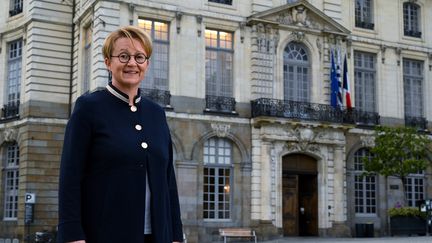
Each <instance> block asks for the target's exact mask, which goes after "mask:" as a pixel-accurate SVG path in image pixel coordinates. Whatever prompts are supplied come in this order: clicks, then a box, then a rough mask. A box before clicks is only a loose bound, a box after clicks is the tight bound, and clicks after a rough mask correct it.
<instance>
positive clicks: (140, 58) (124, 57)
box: [111, 53, 149, 64]
mask: <svg viewBox="0 0 432 243" xmlns="http://www.w3.org/2000/svg"><path fill="white" fill-rule="evenodd" d="M111 57H117V58H118V59H119V61H120V62H121V63H128V62H129V60H130V58H131V57H134V59H135V62H136V63H138V64H143V63H145V62H146V61H147V60H148V59H149V58H148V57H147V56H146V55H144V54H142V53H139V54H136V55H129V54H127V53H120V54H119V55H118V56H111Z"/></svg>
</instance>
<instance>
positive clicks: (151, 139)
mask: <svg viewBox="0 0 432 243" xmlns="http://www.w3.org/2000/svg"><path fill="white" fill-rule="evenodd" d="M102 51H103V55H104V59H105V64H106V66H107V68H108V70H109V71H110V72H111V74H112V82H110V83H109V84H108V85H107V87H106V89H104V90H100V91H96V92H93V93H91V94H88V95H84V96H81V97H79V98H78V99H77V101H76V104H75V108H74V111H73V113H72V115H71V118H70V120H69V122H68V125H67V127H66V133H65V140H64V147H63V154H62V161H61V168H60V184H59V185H60V188H59V226H58V241H59V242H62V243H63V242H80V243H82V242H86V243H111V242H112V243H126V242H127V243H143V242H145V243H149V242H153V243H171V242H181V241H182V236H183V233H182V223H181V219H180V208H179V202H178V194H177V186H176V181H175V175H174V169H173V161H172V158H173V157H172V143H171V137H170V133H169V129H168V125H167V123H166V118H165V113H164V111H163V109H162V108H160V106H159V105H157V104H155V103H153V102H151V101H149V100H147V99H145V98H144V97H141V95H140V89H139V86H140V83H141V80H143V79H144V75H145V72H146V70H147V67H148V65H149V61H148V59H149V57H150V55H151V53H152V43H151V40H150V37H149V36H148V35H147V34H146V33H145V32H144V31H143V30H142V29H140V28H138V27H133V26H128V27H123V28H120V29H119V30H117V31H114V32H112V33H111V34H110V35H109V36H108V37H107V39H106V40H105V43H104V45H103V49H102Z"/></svg>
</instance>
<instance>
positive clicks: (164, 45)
mask: <svg viewBox="0 0 432 243" xmlns="http://www.w3.org/2000/svg"><path fill="white" fill-rule="evenodd" d="M138 26H139V27H141V28H143V29H144V30H145V31H146V32H147V33H148V34H149V35H150V36H151V38H152V40H153V53H152V56H151V57H150V61H151V65H150V66H149V67H148V69H147V71H146V75H145V80H143V82H141V87H142V88H145V89H157V90H168V89H169V87H168V77H169V68H168V63H169V58H168V57H169V25H168V23H165V22H161V21H155V20H149V19H138Z"/></svg>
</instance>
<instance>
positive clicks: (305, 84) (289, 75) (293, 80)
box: [283, 42, 310, 102]
mask: <svg viewBox="0 0 432 243" xmlns="http://www.w3.org/2000/svg"><path fill="white" fill-rule="evenodd" d="M283 59H284V64H283V77H284V99H285V100H291V101H301V102H309V100H310V97H309V96H310V62H309V57H308V52H307V49H306V47H305V46H304V45H303V44H300V43H296V42H291V43H289V44H288V45H287V46H286V47H285V50H284V54H283Z"/></svg>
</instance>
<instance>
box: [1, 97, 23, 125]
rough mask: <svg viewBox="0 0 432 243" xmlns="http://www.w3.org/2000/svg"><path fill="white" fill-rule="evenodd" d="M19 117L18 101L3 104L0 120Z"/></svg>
mask: <svg viewBox="0 0 432 243" xmlns="http://www.w3.org/2000/svg"><path fill="white" fill-rule="evenodd" d="M16 117H19V101H17V102H11V103H8V104H5V105H4V106H3V108H2V112H1V120H5V119H13V118H16Z"/></svg>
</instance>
